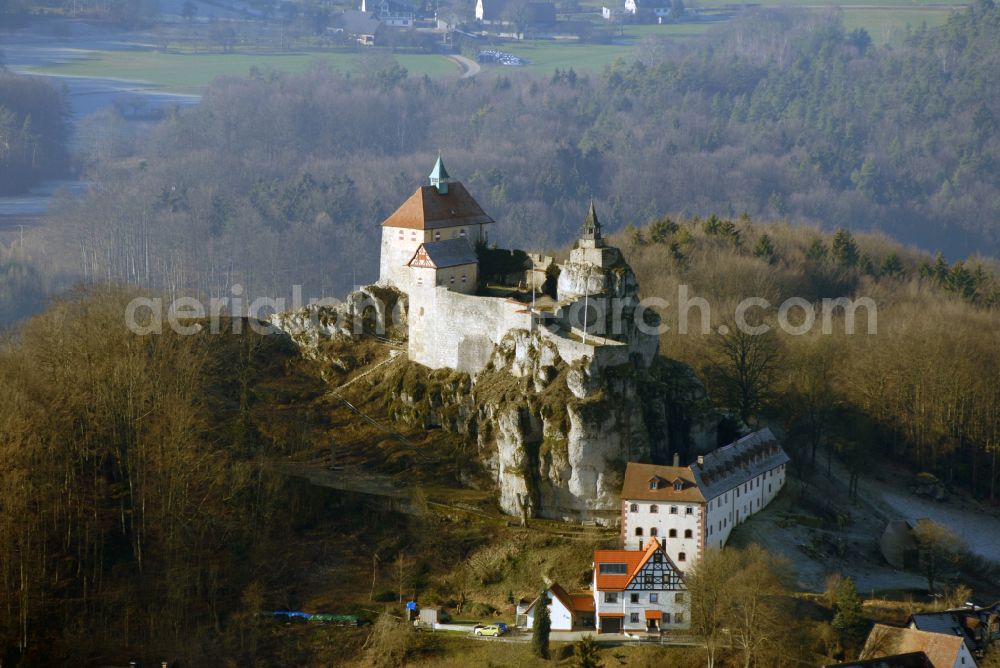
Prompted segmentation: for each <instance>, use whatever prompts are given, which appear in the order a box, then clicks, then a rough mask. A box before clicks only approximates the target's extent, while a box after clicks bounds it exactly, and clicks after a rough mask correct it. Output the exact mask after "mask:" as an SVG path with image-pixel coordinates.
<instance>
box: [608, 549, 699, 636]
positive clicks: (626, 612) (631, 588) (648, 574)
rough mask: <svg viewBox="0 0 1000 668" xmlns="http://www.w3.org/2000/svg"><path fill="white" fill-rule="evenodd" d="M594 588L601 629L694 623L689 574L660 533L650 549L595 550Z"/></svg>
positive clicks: (682, 626)
mask: <svg viewBox="0 0 1000 668" xmlns="http://www.w3.org/2000/svg"><path fill="white" fill-rule="evenodd" d="M593 591H594V612H595V617H596V620H595V621H596V626H597V631H598V633H622V632H631V631H640V632H641V631H646V632H650V633H658V632H660V631H665V630H669V629H685V628H687V627H688V625H689V621H688V619H689V618H688V613H687V610H688V594H687V587H686V585H685V584H684V577H683V575H682V574H681V571H680V569H678V568H677V566H676V565H675V564H674V562H673V561H672V560H671V559H670V557H669V556H668V555H667V553H666V552H665V551H664V549H663V546H662V545H660V543H659V541H657V540H656V539H655V538H653V539H652V540H651V541H649V543H648V544H647V545H646V548H645V549H644V550H597V551H595V552H594V584H593Z"/></svg>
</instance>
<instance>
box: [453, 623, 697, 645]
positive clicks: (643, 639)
mask: <svg viewBox="0 0 1000 668" xmlns="http://www.w3.org/2000/svg"><path fill="white" fill-rule="evenodd" d="M438 630H439V631H451V632H458V633H466V634H467V636H468V637H469V638H471V639H474V640H481V641H484V642H528V641H529V640H531V632H530V631H520V630H518V631H514V632H513V633H510V634H508V635H505V636H500V637H499V638H493V637H490V636H477V635H475V634H474V633H473V632H472V630H471V627H469V626H467V625H461V624H440V625H438ZM584 636H590V637H592V638H593V639H594V640H595V641H596V642H599V643H601V644H605V645H624V644H634V643H642V644H656V645H669V646H673V647H704V645H703V643H701V642H700V641H699V640H698V639H697V638H695V637H694V636H683V635H664V636H660V637H657V636H648V637H647V636H646V635H645V634H642V635H631V634H624V633H600V634H599V633H597V632H595V631H589V630H587V631H551V632H550V634H549V640H551V641H553V642H577V641H578V640H580V639H581V638H583V637H584Z"/></svg>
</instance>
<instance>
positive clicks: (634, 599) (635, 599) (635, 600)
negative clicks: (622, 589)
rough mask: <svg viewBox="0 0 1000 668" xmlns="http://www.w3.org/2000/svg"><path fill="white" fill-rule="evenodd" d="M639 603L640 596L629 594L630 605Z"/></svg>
mask: <svg viewBox="0 0 1000 668" xmlns="http://www.w3.org/2000/svg"><path fill="white" fill-rule="evenodd" d="M638 602H639V595H638V594H629V603H638ZM636 621H638V620H636Z"/></svg>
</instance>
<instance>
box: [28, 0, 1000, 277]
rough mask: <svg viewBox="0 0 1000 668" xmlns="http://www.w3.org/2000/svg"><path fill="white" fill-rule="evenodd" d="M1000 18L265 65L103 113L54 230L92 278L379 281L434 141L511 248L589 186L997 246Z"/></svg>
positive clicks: (941, 242)
mask: <svg viewBox="0 0 1000 668" xmlns="http://www.w3.org/2000/svg"><path fill="white" fill-rule="evenodd" d="M998 26H1000V10H998V9H996V8H995V7H993V6H992V4H991V3H988V2H980V3H979V4H977V5H975V6H974V7H971V8H969V9H968V10H966V11H962V12H956V13H955V14H954V15H953V16H952V18H951V19H950V21H949V22H948V24H947V25H946V26H944V27H943V28H941V29H935V30H921V31H918V32H916V33H914V34H913V35H911V36H910V37H909V38H908V39H907V40H906V42H905V44H904V45H902V46H897V47H893V48H888V47H886V48H876V47H875V46H873V45H872V44H871V42H870V39H869V38H868V36H867V34H866V33H864V32H863V31H854V32H850V33H848V32H845V31H844V29H843V28H842V26H841V24H840V22H839V20H838V18H837V17H836V15H827V16H823V15H816V14H807V13H798V12H794V11H761V12H758V13H751V14H749V15H747V16H746V17H744V18H741V19H739V20H736V21H733V22H732V23H731V24H730V25H727V26H724V27H722V28H720V30H719V31H717V32H714V33H712V34H711V35H709V36H707V37H706V38H705V39H704V40H703V41H694V42H688V43H685V45H684V47H683V48H682V47H680V46H677V45H674V44H672V43H669V42H662V41H655V40H654V41H650V42H649V43H647V44H646V45H644V48H642V49H640V50H639V53H640V55H641V60H637V61H635V62H632V63H626V62H619V63H617V64H616V65H615V66H613V67H611V68H609V69H608V70H607V71H605V72H604V73H602V74H600V75H593V76H590V75H587V76H585V75H581V74H579V73H577V72H575V71H573V70H571V69H570V70H566V71H559V72H557V73H556V74H555V75H554V76H553V77H551V78H550V79H546V80H541V79H537V78H530V77H519V76H516V75H515V74H511V75H509V76H504V75H502V76H497V77H476V78H473V79H463V80H458V81H448V80H442V79H432V78H427V77H411V76H408V73H407V72H406V71H405V69H403V68H402V67H400V66H399V65H398V64H397V63H396V62H394V61H393V60H392V58H391V57H389V56H387V55H386V56H384V57H372V58H370V59H366V67H365V68H363V69H364V71H363V72H362V73H360V74H356V75H354V76H347V75H341V74H339V73H337V72H333V71H329V70H327V69H325V68H324V67H323V66H322V65H321V64H317V65H316V67H315V68H314V69H312V70H311V71H310V72H308V73H307V74H305V75H301V76H290V75H283V74H281V73H279V72H262V71H254V72H252V73H251V75H250V76H248V77H246V78H224V79H220V80H218V81H217V82H216V83H215V84H214V85H213V86H212V87H211V88H210V89H209V90H208V91H207V92H206V94H205V96H204V98H203V101H202V103H201V104H200V105H198V106H197V107H195V108H192V109H189V110H183V111H180V110H178V111H177V112H176V113H174V114H173V115H171V116H170V117H169V118H168V119H167V120H165V121H164V122H163V123H162V125H161V126H160V127H158V128H157V129H156V131H155V132H154V134H153V135H152V136H151V137H149V138H148V141H143V142H142V145H141V146H140V145H138V144H137V143H136V142H135V140H134V139H129V138H128V137H123V138H116V135H115V134H114V132H112V131H111V129H112V128H113V126H114V121H113V119H111V118H106V119H105V121H104V123H105V124H107V126H108V128H109V130H108V131H107V132H97V131H96V130H95V129H94V128H93V126H91V129H92V130H94V131H93V132H91V138H90V139H89V140H87V142H88V143H87V144H86V145H87V146H88V151H90V152H91V154H92V155H101V156H104V158H103V159H101V160H98V161H97V162H96V163H93V164H91V166H90V169H89V172H88V175H87V176H88V178H89V179H90V180H92V181H93V182H94V183H97V184H99V187H95V188H93V189H92V190H91V192H90V193H89V195H88V196H87V198H86V199H85V200H84V201H83V202H79V201H75V200H74V201H72V202H67V204H66V206H65V207H64V208H63V209H62V210H61V211H59V212H58V213H57V214H56V215H55V216H54V217H53V218H52V219H51V220H49V221H47V224H46V226H45V228H44V230H43V233H44V235H45V239H44V240H43V241H42V242H41V243H42V244H43V247H44V248H45V254H46V256H47V257H48V258H50V259H51V262H52V265H51V266H52V267H53V268H56V269H57V270H58V271H59V272H60V273H61V274H65V275H70V276H79V277H81V278H83V279H84V280H93V279H95V278H99V279H101V280H107V279H111V280H117V281H122V282H125V283H128V284H133V285H140V286H147V287H161V286H169V287H170V288H171V289H178V290H188V291H194V292H198V293H203V294H204V293H211V292H212V291H217V290H220V289H225V286H227V285H230V284H232V283H234V282H240V283H241V284H243V285H245V286H247V287H248V289H249V290H250V291H252V292H257V293H259V294H268V295H282V294H287V293H288V292H289V291H290V289H291V288H290V286H291V285H292V284H293V283H301V284H303V285H304V286H305V293H306V294H307V295H312V296H321V295H325V294H343V292H344V291H345V289H346V288H347V287H348V286H349V285H350V284H351V283H352V282H363V281H367V280H371V279H372V278H374V275H375V274H374V268H375V266H376V252H377V248H378V244H377V239H378V223H379V222H380V221H381V220H382V219H383V218H384V217H385V216H386V215H387V214H389V213H391V211H392V210H393V209H394V208H395V207H396V206H397V205H398V204H399V203H400V202H402V201H403V200H404V199H405V197H406V196H408V194H409V193H411V192H412V191H413V189H414V188H415V187H417V185H419V184H420V183H422V182H423V181H424V179H425V175H426V173H427V172H428V170H429V167H430V165H431V164H432V162H433V158H434V155H435V152H436V151H437V150H438V149H441V150H442V151H443V152H444V156H445V160H446V162H447V164H448V167H449V170H450V171H451V172H452V174H453V175H455V176H456V177H458V178H460V179H461V180H462V181H463V182H464V183H465V184H466V185H467V187H469V189H470V191H471V192H472V193H473V194H474V195H475V196H476V197H477V198H478V200H479V201H480V203H481V204H482V205H483V206H484V208H485V209H486V210H487V211H488V212H490V213H491V215H493V217H494V218H496V219H497V220H499V221H501V223H500V224H499V225H496V226H495V227H496V229H495V230H494V232H493V234H494V237H495V238H494V241H496V242H499V243H501V244H504V245H506V244H514V245H518V246H522V247H526V248H539V249H555V248H558V247H559V246H561V245H563V244H565V243H567V242H568V241H569V240H570V239H571V238H572V235H573V233H574V231H575V230H576V228H577V226H578V225H579V221H580V220H582V218H583V214H584V209H585V206H586V204H587V201H588V200H589V198H591V197H594V198H595V199H596V200H597V203H598V206H599V208H600V209H601V211H603V212H604V219H605V221H606V223H607V224H608V226H609V227H611V228H620V227H623V226H624V225H626V224H629V223H632V224H637V225H640V224H644V223H647V222H649V221H650V220H652V219H654V218H655V217H657V216H658V215H660V214H661V213H662V212H665V211H671V212H678V213H686V214H689V215H702V216H705V215H709V214H711V213H713V212H714V213H718V214H719V215H726V216H730V217H733V216H737V215H739V214H741V213H744V212H746V213H748V214H749V215H750V216H751V217H754V218H762V219H782V220H787V221H789V222H793V223H803V222H807V223H813V224H818V225H821V226H822V227H824V228H825V229H833V228H836V227H844V228H848V229H853V230H877V231H882V232H885V233H887V234H890V235H891V236H894V237H895V238H898V239H900V240H902V241H904V242H906V243H914V244H917V245H920V246H922V247H924V248H927V249H932V250H933V249H939V250H942V251H943V252H944V253H945V254H946V256H947V257H948V258H949V259H951V260H954V259H956V258H958V257H962V256H965V255H968V254H970V253H984V254H990V253H995V252H996V251H997V249H998V248H1000V230H998V228H997V226H996V220H997V218H998V212H1000V169H998V166H997V157H998V141H1000V140H998V114H1000V98H998V96H1000V92H998V91H1000V85H998V84H1000V82H998V81H997V78H998V77H1000V74H998V73H1000V67H994V66H992V65H991V64H998V63H1000V45H998V43H997V40H995V39H994V36H995V34H996V31H997V29H998Z"/></svg>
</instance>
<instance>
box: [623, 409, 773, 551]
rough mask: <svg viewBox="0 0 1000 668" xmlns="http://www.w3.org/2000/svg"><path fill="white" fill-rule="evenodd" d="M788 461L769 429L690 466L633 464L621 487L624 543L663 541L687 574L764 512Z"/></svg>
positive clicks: (636, 547) (629, 546)
mask: <svg viewBox="0 0 1000 668" xmlns="http://www.w3.org/2000/svg"><path fill="white" fill-rule="evenodd" d="M788 461H789V457H788V455H787V453H785V451H784V449H783V448H782V447H781V445H780V444H779V443H778V440H777V439H776V438H775V437H774V434H772V433H771V430H770V429H767V428H764V429H761V430H760V431H756V432H754V433H752V434H749V435H747V436H744V437H743V438H740V439H739V440H737V441H735V442H733V443H730V444H729V445H726V446H724V447H721V448H718V449H717V450H714V451H712V452H710V453H709V454H707V455H704V456H699V457H698V458H697V460H696V461H695V462H694V463H692V464H690V465H689V466H680V465H679V461H678V458H677V457H676V456H675V457H674V465H673V466H660V465H656V464H639V463H635V462H629V463H628V465H627V467H626V469H625V482H624V484H623V485H622V494H621V504H622V521H621V531H622V534H621V536H622V545H623V546H624V548H625V549H627V550H639V549H642V548H643V546H644V545H645V544H647V543H648V541H649V540H651V539H652V538H656V539H657V540H658V541H660V542H661V543H662V544H663V546H664V549H665V550H666V551H667V554H668V555H669V556H670V558H671V559H672V560H673V562H674V563H676V564H677V566H678V567H679V568H680V569H681V570H688V569H689V568H690V567H691V566H693V565H694V563H695V562H697V560H698V558H699V557H700V556H701V555H702V554H703V553H704V551H705V548H706V547H717V548H721V547H722V546H724V545H725V544H726V541H727V540H728V539H729V535H730V533H731V532H732V530H733V528H734V527H736V526H737V525H739V524H740V523H741V522H744V521H746V519H747V518H748V517H750V516H751V515H753V514H754V513H757V512H760V511H761V510H763V509H764V508H765V507H767V505H768V504H769V503H770V502H771V501H773V500H774V498H775V497H776V496H777V495H778V492H779V491H781V488H782V487H783V486H784V484H785V475H786V471H785V468H786V465H787V464H788Z"/></svg>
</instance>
